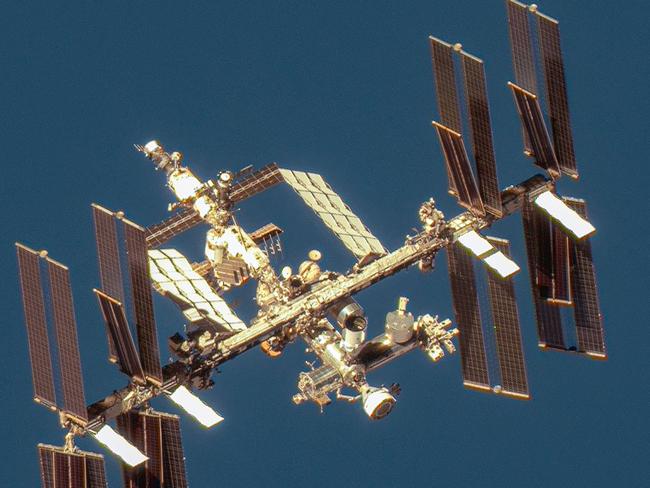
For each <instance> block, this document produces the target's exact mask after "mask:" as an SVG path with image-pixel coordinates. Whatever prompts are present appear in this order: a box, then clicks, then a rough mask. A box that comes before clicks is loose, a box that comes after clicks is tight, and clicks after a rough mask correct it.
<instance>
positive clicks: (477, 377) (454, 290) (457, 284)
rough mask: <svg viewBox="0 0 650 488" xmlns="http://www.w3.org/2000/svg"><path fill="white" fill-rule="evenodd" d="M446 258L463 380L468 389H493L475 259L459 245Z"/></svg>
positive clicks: (452, 247) (449, 247)
mask: <svg viewBox="0 0 650 488" xmlns="http://www.w3.org/2000/svg"><path fill="white" fill-rule="evenodd" d="M447 257H448V261H449V279H450V282H451V294H452V299H453V304H454V315H455V317H456V322H457V324H458V330H459V331H460V336H459V342H460V354H461V368H462V372H463V383H464V385H465V386H467V387H469V388H477V389H480V390H490V377H489V372H488V364H487V357H486V353H485V342H484V339H483V330H482V328H481V312H480V310H479V302H478V295H477V290H476V281H475V278H474V268H473V264H472V258H471V257H470V256H469V255H468V254H467V253H465V251H464V250H463V249H461V247H460V246H458V245H451V246H448V247H447Z"/></svg>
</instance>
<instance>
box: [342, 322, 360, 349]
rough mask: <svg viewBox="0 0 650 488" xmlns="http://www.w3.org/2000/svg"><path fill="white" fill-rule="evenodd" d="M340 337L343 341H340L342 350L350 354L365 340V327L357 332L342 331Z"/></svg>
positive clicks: (351, 330) (350, 330)
mask: <svg viewBox="0 0 650 488" xmlns="http://www.w3.org/2000/svg"><path fill="white" fill-rule="evenodd" d="M341 335H342V336H343V341H341V345H342V346H343V349H345V350H346V352H352V351H354V350H355V349H356V348H357V347H359V345H360V344H362V343H363V341H365V340H366V329H365V327H364V328H363V329H358V330H353V329H343V331H342V333H341Z"/></svg>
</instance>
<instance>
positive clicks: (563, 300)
mask: <svg viewBox="0 0 650 488" xmlns="http://www.w3.org/2000/svg"><path fill="white" fill-rule="evenodd" d="M551 236H552V242H553V289H552V293H551V297H550V299H551V301H553V302H556V303H559V304H563V305H570V304H571V287H570V274H571V272H570V267H569V238H568V237H567V236H566V234H565V233H564V232H562V231H561V230H560V229H559V228H558V226H557V225H555V224H552V225H551Z"/></svg>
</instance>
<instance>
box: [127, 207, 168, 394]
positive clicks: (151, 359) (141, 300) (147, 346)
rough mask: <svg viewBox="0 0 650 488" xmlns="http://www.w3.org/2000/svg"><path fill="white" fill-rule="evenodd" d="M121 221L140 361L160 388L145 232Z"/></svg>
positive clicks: (160, 378)
mask: <svg viewBox="0 0 650 488" xmlns="http://www.w3.org/2000/svg"><path fill="white" fill-rule="evenodd" d="M123 222H124V234H125V239H126V249H127V261H128V267H129V276H130V278H131V292H132V296H133V312H134V316H135V317H134V318H135V325H136V330H137V334H138V349H139V351H140V362H141V364H142V369H143V371H144V374H145V376H146V378H147V380H149V381H151V382H152V383H155V384H158V385H161V384H162V370H161V368H160V352H159V348H158V333H157V331H156V322H155V319H154V310H153V298H152V296H151V280H150V278H149V258H148V256H147V243H146V240H145V231H144V229H143V228H142V227H140V226H138V225H136V224H134V223H133V222H130V221H128V220H126V219H124V220H123Z"/></svg>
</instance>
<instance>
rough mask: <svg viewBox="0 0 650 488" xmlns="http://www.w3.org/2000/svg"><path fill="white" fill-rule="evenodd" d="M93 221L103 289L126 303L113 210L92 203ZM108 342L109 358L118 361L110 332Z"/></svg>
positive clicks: (107, 337)
mask: <svg viewBox="0 0 650 488" xmlns="http://www.w3.org/2000/svg"><path fill="white" fill-rule="evenodd" d="M92 209H93V221H94V223H95V242H96V244H97V260H98V262H99V279H100V283H101V286H102V290H103V291H104V292H105V293H108V294H109V295H110V296H112V297H115V299H116V300H119V301H120V302H122V303H124V287H123V285H122V270H121V269H120V255H119V247H118V241H117V228H116V227H115V219H114V218H113V212H111V211H110V210H106V209H105V208H103V207H100V206H99V205H97V204H94V203H93V205H92ZM106 339H107V342H108V359H109V360H110V361H111V362H116V361H117V354H116V352H115V345H114V344H113V339H112V338H111V336H110V334H109V335H107V336H106Z"/></svg>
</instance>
